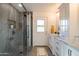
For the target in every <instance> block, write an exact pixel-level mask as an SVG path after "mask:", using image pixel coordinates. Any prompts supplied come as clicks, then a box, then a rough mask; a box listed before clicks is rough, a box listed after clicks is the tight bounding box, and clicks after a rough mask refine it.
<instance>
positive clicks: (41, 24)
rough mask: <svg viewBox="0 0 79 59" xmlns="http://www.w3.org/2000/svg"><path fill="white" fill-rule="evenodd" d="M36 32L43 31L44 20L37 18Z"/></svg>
mask: <svg viewBox="0 0 79 59" xmlns="http://www.w3.org/2000/svg"><path fill="white" fill-rule="evenodd" d="M37 32H44V20H37Z"/></svg>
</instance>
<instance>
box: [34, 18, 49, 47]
mask: <svg viewBox="0 0 79 59" xmlns="http://www.w3.org/2000/svg"><path fill="white" fill-rule="evenodd" d="M34 28H35V32H34V33H33V34H34V37H35V38H34V40H35V41H34V43H33V44H34V45H37V46H46V45H47V44H48V41H47V19H46V18H39V19H37V20H36V27H34Z"/></svg>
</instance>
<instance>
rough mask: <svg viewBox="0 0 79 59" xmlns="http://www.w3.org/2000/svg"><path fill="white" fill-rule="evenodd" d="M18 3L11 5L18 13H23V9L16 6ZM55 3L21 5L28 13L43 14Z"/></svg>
mask: <svg viewBox="0 0 79 59" xmlns="http://www.w3.org/2000/svg"><path fill="white" fill-rule="evenodd" d="M18 4H19V3H12V5H13V6H14V7H15V8H16V9H18V10H19V11H20V12H23V11H25V10H24V8H23V7H19V6H18ZM54 4H55V3H23V5H24V7H25V8H26V9H27V10H28V11H38V12H45V11H48V9H50V8H51V6H52V5H54Z"/></svg>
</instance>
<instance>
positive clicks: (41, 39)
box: [33, 4, 60, 46]
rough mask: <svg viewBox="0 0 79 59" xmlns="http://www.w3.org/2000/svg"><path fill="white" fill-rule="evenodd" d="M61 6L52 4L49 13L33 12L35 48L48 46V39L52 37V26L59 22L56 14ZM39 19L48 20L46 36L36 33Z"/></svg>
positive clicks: (48, 9)
mask: <svg viewBox="0 0 79 59" xmlns="http://www.w3.org/2000/svg"><path fill="white" fill-rule="evenodd" d="M59 6H60V4H54V5H53V4H51V5H50V6H49V7H48V8H47V11H45V12H44V11H41V9H40V10H39V11H33V46H35V45H48V37H49V36H50V34H51V33H50V29H51V25H56V24H57V20H56V12H57V10H58V7H59ZM39 18H47V24H45V25H46V27H47V29H46V34H47V35H43V34H42V33H37V32H36V20H37V19H39Z"/></svg>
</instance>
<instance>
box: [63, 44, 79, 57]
mask: <svg viewBox="0 0 79 59" xmlns="http://www.w3.org/2000/svg"><path fill="white" fill-rule="evenodd" d="M63 56H79V49H78V48H75V47H73V46H70V45H68V44H65V43H63Z"/></svg>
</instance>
